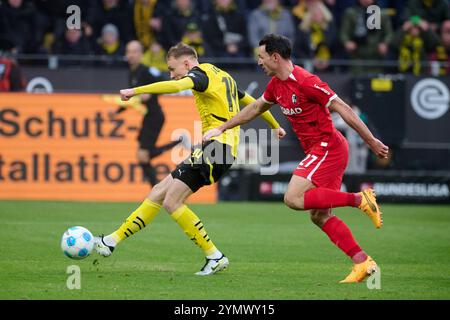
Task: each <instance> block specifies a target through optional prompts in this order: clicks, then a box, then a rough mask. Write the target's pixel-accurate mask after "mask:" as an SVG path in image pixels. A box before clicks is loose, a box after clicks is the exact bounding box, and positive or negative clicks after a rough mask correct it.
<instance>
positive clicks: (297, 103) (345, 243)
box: [203, 34, 389, 283]
mask: <svg viewBox="0 0 450 320" xmlns="http://www.w3.org/2000/svg"><path fill="white" fill-rule="evenodd" d="M258 64H259V65H260V66H261V67H262V68H263V70H264V71H265V73H266V74H267V75H269V76H272V79H271V80H270V82H269V84H268V85H267V88H266V90H265V92H264V94H263V95H262V97H260V98H259V99H258V100H256V101H255V102H253V103H252V104H250V105H248V106H247V107H246V108H244V109H243V110H242V111H240V112H239V113H238V114H237V115H236V116H234V117H233V118H232V119H230V120H229V121H227V122H225V123H224V124H223V125H221V126H220V127H217V128H215V129H211V130H210V131H208V132H206V133H205V135H204V137H203V138H204V140H209V139H210V138H211V137H214V136H217V135H220V134H222V133H223V132H224V131H225V130H228V129H231V128H233V127H235V126H238V125H242V124H244V123H247V122H249V121H250V120H252V119H254V118H256V117H257V116H258V115H260V114H261V113H263V112H265V111H266V110H268V109H270V107H271V106H272V105H273V104H275V103H277V104H279V105H280V107H281V110H282V112H283V114H284V115H285V116H286V117H287V119H288V120H289V121H290V122H291V124H292V127H293V129H294V132H295V133H296V135H297V137H298V138H299V140H300V143H301V145H302V148H303V150H304V152H305V154H306V157H305V158H304V159H303V160H302V161H301V162H300V163H299V164H298V166H297V168H296V169H295V171H294V173H293V175H292V178H291V181H290V182H289V185H288V188H287V191H286V193H285V195H284V202H285V204H286V205H287V206H288V207H290V208H292V209H294V210H309V212H310V216H311V220H312V222H314V223H315V224H316V225H317V226H319V227H320V228H321V229H322V231H323V232H325V233H326V234H327V235H328V237H329V238H330V240H331V241H332V242H333V243H334V244H335V245H337V246H338V247H339V248H340V249H341V250H342V251H343V252H344V253H345V254H346V255H348V256H349V257H350V258H351V259H352V261H353V263H354V265H353V269H352V271H351V273H350V274H349V275H348V276H347V277H346V278H345V279H344V280H342V281H341V283H349V282H361V281H363V280H364V279H365V278H366V277H367V276H368V275H370V274H372V273H373V272H375V271H376V270H377V264H376V263H375V261H374V260H373V259H372V258H371V257H370V256H368V255H367V254H366V253H365V252H364V251H363V250H362V249H361V247H360V246H359V245H358V243H357V242H356V241H355V239H354V238H353V235H352V233H351V231H350V229H349V228H348V227H347V225H346V224H345V223H344V222H343V221H342V220H340V219H339V218H338V217H336V216H334V215H333V214H332V213H331V209H332V208H336V207H345V206H351V207H357V208H359V209H360V210H362V211H363V212H364V213H365V214H366V215H367V216H368V217H369V218H370V219H371V220H372V222H373V223H374V224H375V227H376V228H380V227H381V225H382V219H381V212H380V209H379V206H378V204H377V202H376V198H375V193H374V191H373V190H372V189H367V190H363V191H362V192H359V193H347V192H341V191H340V187H341V183H342V177H343V175H344V171H345V168H346V166H347V161H348V153H349V150H348V143H347V140H346V139H345V138H344V137H343V136H342V135H341V133H340V132H339V131H337V130H336V129H335V127H334V126H333V123H332V120H331V116H330V110H331V111H335V112H337V113H339V114H340V115H341V117H342V118H343V119H344V121H345V122H346V123H347V124H348V125H349V126H350V127H352V128H353V129H354V130H355V131H356V132H358V134H359V135H360V136H361V137H362V139H363V140H364V141H365V142H366V143H367V144H368V145H369V147H370V148H371V150H372V151H373V152H374V153H375V154H376V155H377V156H378V157H380V158H385V157H387V155H388V151H389V148H388V147H387V146H385V145H384V144H383V143H382V142H381V141H380V140H378V139H376V138H375V137H374V136H373V135H372V133H371V132H370V130H369V129H368V128H367V126H366V125H365V124H364V123H363V122H362V121H361V120H360V119H359V117H358V116H357V115H356V114H355V113H354V112H353V110H352V109H351V108H350V107H349V106H348V105H347V104H346V103H345V102H343V101H342V100H341V99H340V98H339V97H338V96H337V94H336V93H334V92H333V90H332V89H330V88H329V87H328V85H327V84H326V83H325V82H323V81H321V80H320V79H319V78H318V77H317V76H315V75H313V74H311V73H309V72H308V71H306V70H304V69H302V68H301V67H299V66H297V65H294V64H293V63H292V61H291V43H290V41H289V39H287V38H286V37H283V36H280V35H275V34H269V35H266V36H265V37H264V38H263V39H262V40H261V41H260V43H259V53H258Z"/></svg>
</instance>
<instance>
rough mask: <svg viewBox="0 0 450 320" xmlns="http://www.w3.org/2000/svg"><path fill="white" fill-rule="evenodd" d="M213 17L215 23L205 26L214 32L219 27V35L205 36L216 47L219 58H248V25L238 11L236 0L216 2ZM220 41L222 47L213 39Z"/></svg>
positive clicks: (215, 51)
mask: <svg viewBox="0 0 450 320" xmlns="http://www.w3.org/2000/svg"><path fill="white" fill-rule="evenodd" d="M212 17H213V19H214V23H208V22H207V24H206V25H205V27H206V29H211V30H214V28H215V25H217V31H218V33H219V34H217V35H214V34H212V35H211V34H210V35H208V34H205V36H207V38H208V43H210V44H211V46H214V48H213V51H214V53H215V55H217V56H224V57H245V56H248V49H249V48H248V39H247V24H246V21H245V16H244V14H242V12H240V11H239V10H238V7H237V5H236V3H235V1H234V0H215V1H214V9H213V14H212ZM213 37H214V38H217V39H219V40H220V42H221V44H220V45H215V43H214V41H211V40H212V39H211V38H213Z"/></svg>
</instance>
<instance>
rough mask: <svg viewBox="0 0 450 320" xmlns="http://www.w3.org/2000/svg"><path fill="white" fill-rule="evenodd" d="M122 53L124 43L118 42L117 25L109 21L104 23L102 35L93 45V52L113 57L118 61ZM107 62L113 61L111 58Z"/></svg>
mask: <svg viewBox="0 0 450 320" xmlns="http://www.w3.org/2000/svg"><path fill="white" fill-rule="evenodd" d="M124 53H125V50H124V45H123V44H122V43H121V42H120V35H119V30H118V29H117V27H116V26H115V25H113V24H110V23H109V24H107V25H105V26H104V27H103V29H102V36H101V38H100V39H98V42H97V44H96V46H95V54H96V55H101V56H103V55H104V56H108V57H110V58H115V60H116V61H119V59H120V58H121V57H122V56H123V55H124ZM109 62H113V59H111V60H109Z"/></svg>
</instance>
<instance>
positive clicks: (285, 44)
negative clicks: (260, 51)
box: [259, 33, 292, 59]
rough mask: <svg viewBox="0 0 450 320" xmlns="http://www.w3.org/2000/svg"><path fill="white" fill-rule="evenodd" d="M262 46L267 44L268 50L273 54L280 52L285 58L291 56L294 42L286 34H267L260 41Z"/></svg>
mask: <svg viewBox="0 0 450 320" xmlns="http://www.w3.org/2000/svg"><path fill="white" fill-rule="evenodd" d="M259 45H260V46H264V45H265V46H266V52H267V53H268V54H269V55H271V54H273V53H278V54H279V55H280V56H281V57H282V58H284V59H290V58H291V52H292V44H291V41H290V40H289V39H288V38H286V37H285V36H282V35H279V34H274V33H270V34H266V35H265V36H264V37H263V38H262V39H261V41H260V42H259Z"/></svg>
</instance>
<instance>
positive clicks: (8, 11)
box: [0, 0, 450, 75]
mask: <svg viewBox="0 0 450 320" xmlns="http://www.w3.org/2000/svg"><path fill="white" fill-rule="evenodd" d="M374 4H376V5H378V6H379V7H380V8H381V11H380V15H379V18H380V21H377V20H373V19H374V17H375V16H373V12H370V13H368V12H367V8H368V7H369V6H371V5H374ZM70 5H77V6H78V7H79V8H80V9H81V16H80V18H81V29H68V28H67V25H66V22H67V19H68V17H69V16H70V15H71V13H67V12H66V10H67V8H68V7H69V6H70ZM375 14H376V12H375ZM368 20H370V21H371V22H374V24H373V25H375V26H376V24H377V23H378V24H379V26H380V28H368V25H367V21H368ZM267 33H279V34H283V35H285V36H287V37H288V38H290V39H291V40H292V42H293V48H294V52H293V55H294V58H298V59H308V61H311V62H312V64H313V67H314V69H315V70H328V69H330V68H331V66H330V60H333V59H334V60H346V59H347V60H348V59H351V60H370V61H372V60H377V61H380V60H390V61H397V63H396V65H395V66H394V69H395V70H392V71H397V72H411V73H413V74H416V75H418V74H423V73H429V72H431V71H430V65H431V66H432V65H433V64H429V63H424V62H429V61H436V62H447V64H446V63H440V64H439V63H438V64H437V69H436V68H435V69H434V70H432V72H433V73H434V74H436V75H437V74H439V75H445V74H448V73H449V72H450V68H449V67H448V62H449V61H450V9H449V0H395V1H394V0H392V1H389V0H173V1H170V0H53V1H51V0H0V49H1V47H2V46H3V47H8V49H10V50H12V51H13V52H14V53H25V54H27V53H28V54H36V53H37V54H65V55H67V54H70V55H99V56H109V57H116V58H118V59H120V58H121V57H123V55H124V47H125V45H126V43H127V42H129V41H130V40H133V39H137V40H139V41H140V42H141V43H142V44H143V45H144V47H145V48H146V52H145V56H144V60H145V61H144V62H145V63H146V64H149V65H150V64H151V65H153V66H155V67H158V68H160V69H162V70H164V68H165V54H166V51H167V50H168V48H170V47H171V46H172V45H174V44H176V43H177V42H179V41H183V42H185V43H187V44H190V45H192V46H193V47H195V48H196V49H197V51H198V53H199V55H200V56H204V57H216V58H251V57H253V56H254V54H255V48H257V46H258V42H259V40H260V39H261V38H262V37H263V35H265V34H267ZM378 69H379V66H376V65H374V66H373V67H367V66H365V67H362V66H358V65H354V66H352V67H351V70H352V71H353V72H355V73H356V72H360V71H362V70H364V72H368V71H373V72H377V71H379V70H378Z"/></svg>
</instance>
